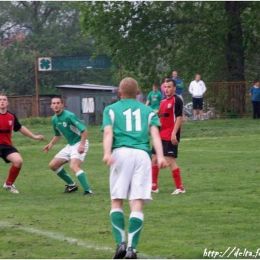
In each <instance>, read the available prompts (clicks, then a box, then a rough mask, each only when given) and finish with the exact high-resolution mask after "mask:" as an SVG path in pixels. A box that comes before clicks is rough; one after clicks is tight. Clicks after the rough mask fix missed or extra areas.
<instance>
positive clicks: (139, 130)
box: [102, 99, 160, 155]
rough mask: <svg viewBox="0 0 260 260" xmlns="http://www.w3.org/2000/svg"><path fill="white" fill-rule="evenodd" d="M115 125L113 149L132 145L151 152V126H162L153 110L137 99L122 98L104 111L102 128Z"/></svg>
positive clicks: (131, 146)
mask: <svg viewBox="0 0 260 260" xmlns="http://www.w3.org/2000/svg"><path fill="white" fill-rule="evenodd" d="M108 125H111V126H112V127H113V145H112V149H115V148H119V147H122V146H124V147H130V148H135V149H140V150H144V151H146V152H147V153H148V154H149V155H150V154H151V149H150V136H149V128H150V126H152V125H155V126H158V127H159V126H160V122H159V118H158V116H157V115H156V114H155V113H154V112H153V110H152V109H151V108H150V107H148V106H146V105H144V104H142V103H141V102H139V101H137V100H135V99H122V100H120V101H117V102H116V103H114V104H112V105H109V106H107V107H106V108H105V110H104V112H103V124H102V130H104V128H105V127H106V126H108Z"/></svg>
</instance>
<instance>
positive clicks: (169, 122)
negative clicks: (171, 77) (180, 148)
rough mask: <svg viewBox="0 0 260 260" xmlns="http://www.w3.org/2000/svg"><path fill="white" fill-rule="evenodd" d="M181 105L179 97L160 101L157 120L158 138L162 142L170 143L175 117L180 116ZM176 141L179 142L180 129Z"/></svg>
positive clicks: (175, 96)
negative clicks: (158, 127)
mask: <svg viewBox="0 0 260 260" xmlns="http://www.w3.org/2000/svg"><path fill="white" fill-rule="evenodd" d="M182 109H183V103H182V100H181V98H180V97H178V96H177V95H174V96H173V97H171V98H166V99H164V100H162V101H161V103H160V108H159V112H158V115H159V118H160V123H161V130H160V136H161V139H162V140H166V141H170V140H171V135H172V131H173V129H174V125H175V122H176V119H177V117H179V116H182ZM176 136H177V140H178V141H179V140H180V129H179V130H178V132H177V134H176Z"/></svg>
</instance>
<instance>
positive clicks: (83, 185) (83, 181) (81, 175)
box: [76, 170, 90, 191]
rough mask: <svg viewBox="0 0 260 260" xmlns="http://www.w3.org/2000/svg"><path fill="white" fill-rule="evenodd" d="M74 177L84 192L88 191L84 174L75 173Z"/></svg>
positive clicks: (80, 172) (81, 172)
mask: <svg viewBox="0 0 260 260" xmlns="http://www.w3.org/2000/svg"><path fill="white" fill-rule="evenodd" d="M76 176H77V178H78V180H79V182H80V184H81V186H82V187H83V189H84V190H85V191H90V188H89V184H88V180H87V177H86V175H85V173H84V172H83V171H82V170H80V171H78V172H77V173H76Z"/></svg>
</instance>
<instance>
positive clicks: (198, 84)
mask: <svg viewBox="0 0 260 260" xmlns="http://www.w3.org/2000/svg"><path fill="white" fill-rule="evenodd" d="M206 90H207V88H206V86H205V83H204V82H203V81H202V80H201V75H200V74H196V75H195V80H193V81H192V82H191V83H190V86H189V92H190V94H191V95H192V103H193V120H196V118H197V115H200V120H204V117H203V94H204V93H205V92H206Z"/></svg>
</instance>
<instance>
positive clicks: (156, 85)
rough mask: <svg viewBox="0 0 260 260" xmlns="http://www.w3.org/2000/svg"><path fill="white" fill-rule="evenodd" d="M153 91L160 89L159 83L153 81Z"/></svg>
mask: <svg viewBox="0 0 260 260" xmlns="http://www.w3.org/2000/svg"><path fill="white" fill-rule="evenodd" d="M153 91H158V84H157V83H153Z"/></svg>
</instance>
